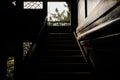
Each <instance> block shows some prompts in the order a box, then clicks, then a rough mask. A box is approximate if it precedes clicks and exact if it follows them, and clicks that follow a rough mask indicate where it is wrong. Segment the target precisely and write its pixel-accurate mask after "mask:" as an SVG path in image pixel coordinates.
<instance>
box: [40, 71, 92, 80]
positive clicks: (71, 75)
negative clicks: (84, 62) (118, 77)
mask: <svg viewBox="0 0 120 80" xmlns="http://www.w3.org/2000/svg"><path fill="white" fill-rule="evenodd" d="M38 77H40V79H49V80H50V79H52V80H60V79H61V80H64V79H67V80H93V78H92V74H91V72H47V73H42V72H40V73H39V75H38Z"/></svg>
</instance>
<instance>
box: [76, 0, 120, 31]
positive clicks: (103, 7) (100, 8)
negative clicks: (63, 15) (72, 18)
mask: <svg viewBox="0 0 120 80" xmlns="http://www.w3.org/2000/svg"><path fill="white" fill-rule="evenodd" d="M119 2H120V0H111V1H108V0H102V1H101V2H100V3H99V4H98V5H97V6H96V7H95V8H94V9H93V11H92V12H91V13H90V15H89V16H88V17H87V18H86V19H85V21H84V22H83V23H82V24H80V25H78V27H77V29H76V33H79V32H80V31H82V30H83V29H85V28H86V27H88V26H89V25H90V24H91V23H93V22H94V21H96V20H97V19H99V18H100V17H101V16H102V15H104V14H105V13H106V12H107V11H108V10H110V9H111V8H113V7H114V6H115V5H117V4H118V3H119Z"/></svg>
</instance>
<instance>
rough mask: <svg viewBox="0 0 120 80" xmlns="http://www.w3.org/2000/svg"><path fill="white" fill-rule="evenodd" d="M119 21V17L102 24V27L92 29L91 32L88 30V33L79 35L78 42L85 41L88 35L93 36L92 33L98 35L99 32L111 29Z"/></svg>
mask: <svg viewBox="0 0 120 80" xmlns="http://www.w3.org/2000/svg"><path fill="white" fill-rule="evenodd" d="M118 21H120V17H118V18H116V19H114V20H111V21H108V22H105V23H103V24H100V25H98V26H96V27H94V28H92V29H90V30H88V31H86V32H84V33H82V34H80V35H78V36H77V39H78V40H83V39H84V38H85V37H87V36H88V35H92V33H95V32H96V33H97V32H98V31H100V30H103V29H105V28H106V27H109V26H110V25H112V24H113V23H115V22H118Z"/></svg>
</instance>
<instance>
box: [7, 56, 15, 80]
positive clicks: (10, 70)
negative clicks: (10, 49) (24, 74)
mask: <svg viewBox="0 0 120 80" xmlns="http://www.w3.org/2000/svg"><path fill="white" fill-rule="evenodd" d="M7 80H14V57H8V59H7Z"/></svg>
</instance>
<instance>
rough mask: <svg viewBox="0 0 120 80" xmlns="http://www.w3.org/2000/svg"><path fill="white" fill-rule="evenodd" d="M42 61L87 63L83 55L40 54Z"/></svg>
mask: <svg viewBox="0 0 120 80" xmlns="http://www.w3.org/2000/svg"><path fill="white" fill-rule="evenodd" d="M39 62H41V63H85V60H84V58H83V56H75V57H73V56H71V57H70V56H64V57H63V56H40V60H39Z"/></svg>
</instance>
